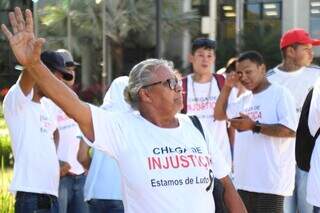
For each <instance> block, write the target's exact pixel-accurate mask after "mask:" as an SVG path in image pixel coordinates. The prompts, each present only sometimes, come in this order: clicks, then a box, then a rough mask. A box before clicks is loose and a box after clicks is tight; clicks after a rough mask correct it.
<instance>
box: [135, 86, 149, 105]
mask: <svg viewBox="0 0 320 213" xmlns="http://www.w3.org/2000/svg"><path fill="white" fill-rule="evenodd" d="M138 96H139V99H140V101H141V102H146V103H151V102H152V99H151V97H150V93H149V90H148V89H144V88H141V89H140V90H139V92H138Z"/></svg>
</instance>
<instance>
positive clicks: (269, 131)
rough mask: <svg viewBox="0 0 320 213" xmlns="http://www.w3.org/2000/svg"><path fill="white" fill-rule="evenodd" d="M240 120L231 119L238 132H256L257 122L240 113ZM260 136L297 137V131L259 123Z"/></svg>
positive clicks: (280, 125) (277, 125)
mask: <svg viewBox="0 0 320 213" xmlns="http://www.w3.org/2000/svg"><path fill="white" fill-rule="evenodd" d="M240 115H241V116H240V117H239V118H235V119H229V122H230V123H231V126H232V127H233V128H235V129H237V130H238V131H249V130H251V131H252V130H254V128H255V126H256V125H257V124H256V122H254V121H253V120H251V119H250V117H249V116H247V115H244V114H241V113H240ZM258 125H259V126H260V132H259V134H263V135H267V136H273V137H295V135H296V134H295V131H293V130H292V129H290V128H288V127H286V126H284V125H282V124H264V123H259V124H258Z"/></svg>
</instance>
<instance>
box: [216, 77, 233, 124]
mask: <svg viewBox="0 0 320 213" xmlns="http://www.w3.org/2000/svg"><path fill="white" fill-rule="evenodd" d="M237 78H238V77H237V76H236V74H235V73H230V74H228V75H227V77H226V81H225V84H224V86H223V87H222V89H221V92H220V95H219V97H218V99H217V102H216V105H215V107H214V113H213V117H214V119H215V120H226V119H227V114H226V110H227V106H228V99H229V96H230V93H231V89H232V87H233V85H234V84H235V82H236V81H237Z"/></svg>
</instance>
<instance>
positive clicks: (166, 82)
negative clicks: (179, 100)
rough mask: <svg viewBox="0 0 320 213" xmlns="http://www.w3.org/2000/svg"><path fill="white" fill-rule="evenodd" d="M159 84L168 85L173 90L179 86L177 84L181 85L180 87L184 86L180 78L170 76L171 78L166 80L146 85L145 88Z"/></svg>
mask: <svg viewBox="0 0 320 213" xmlns="http://www.w3.org/2000/svg"><path fill="white" fill-rule="evenodd" d="M157 84H162V85H167V86H168V87H169V88H170V89H171V90H175V89H176V88H177V86H180V87H181V86H182V81H181V80H178V79H177V78H169V79H167V80H164V81H157V82H155V83H152V84H147V85H144V86H143V88H146V87H151V86H154V85H157Z"/></svg>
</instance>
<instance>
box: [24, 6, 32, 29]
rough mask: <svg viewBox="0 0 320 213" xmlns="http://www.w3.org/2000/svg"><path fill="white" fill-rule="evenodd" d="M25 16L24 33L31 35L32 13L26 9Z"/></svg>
mask: <svg viewBox="0 0 320 213" xmlns="http://www.w3.org/2000/svg"><path fill="white" fill-rule="evenodd" d="M25 15H26V31H27V32H29V33H33V18H32V12H31V11H30V10H29V9H27V10H26V12H25Z"/></svg>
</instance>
